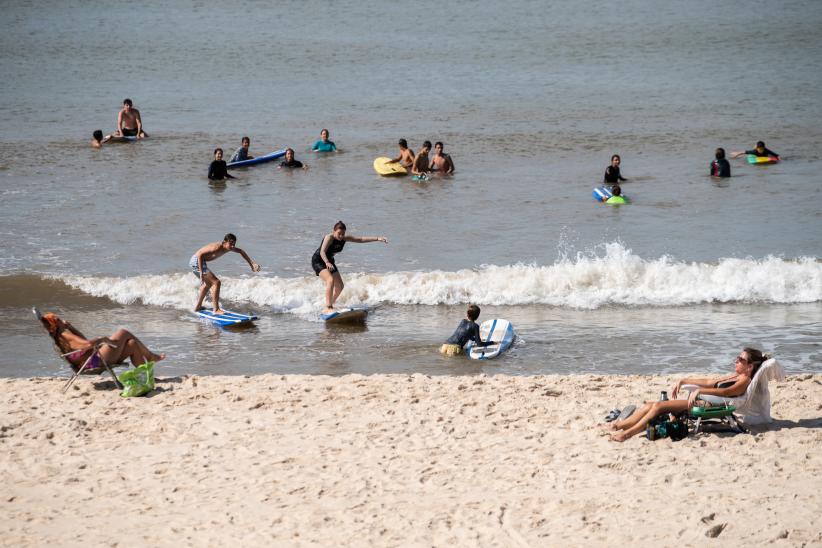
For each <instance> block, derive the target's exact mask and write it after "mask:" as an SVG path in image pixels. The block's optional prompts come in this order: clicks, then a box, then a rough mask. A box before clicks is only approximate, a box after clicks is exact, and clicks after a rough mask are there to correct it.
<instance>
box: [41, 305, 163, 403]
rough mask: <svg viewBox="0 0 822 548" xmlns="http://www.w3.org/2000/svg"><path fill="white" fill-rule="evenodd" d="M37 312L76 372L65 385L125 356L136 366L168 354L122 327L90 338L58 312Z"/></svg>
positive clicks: (116, 362) (98, 370) (97, 371)
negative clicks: (64, 319)
mask: <svg viewBox="0 0 822 548" xmlns="http://www.w3.org/2000/svg"><path fill="white" fill-rule="evenodd" d="M35 314H37V315H38V318H39V320H40V322H41V323H42V324H43V327H45V328H46V330H47V331H48V332H49V335H51V338H52V339H53V340H54V344H56V345H57V347H58V348H59V349H60V352H63V357H64V358H65V359H66V361H67V362H69V364H71V368H72V369H73V370H74V372H75V374H74V375H73V376H72V379H71V380H70V381H69V382H68V383H67V385H66V388H67V387H68V385H69V384H71V381H72V380H74V378H75V377H76V376H77V375H78V374H80V373H89V374H97V373H101V372H103V371H105V370H107V369H108V365H113V364H118V363H121V362H124V361H125V360H126V359H131V363H132V365H134V366H135V367H137V366H138V365H141V364H143V363H145V362H147V361H154V362H158V361H160V360H162V359H164V358H165V357H166V355H165V354H155V353H154V352H152V351H151V350H149V349H148V348H147V347H146V345H144V344H143V343H142V342H141V341H140V339H138V338H137V337H135V336H134V335H132V334H131V333H130V332H128V331H126V330H125V329H122V328H120V329H118V330H117V331H115V332H114V334H113V335H111V336H110V337H97V338H94V339H88V338H86V336H85V335H83V334H82V333H81V332H80V331H78V330H77V329H76V328H75V327H74V326H72V325H71V324H70V323H68V322H66V321H63V320H61V319H60V318H59V317H58V316H57V314H53V313H51V312H47V313H45V314H43V315H39V313H37V312H36V311H35ZM112 374H113V373H112Z"/></svg>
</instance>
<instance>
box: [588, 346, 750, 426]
mask: <svg viewBox="0 0 822 548" xmlns="http://www.w3.org/2000/svg"><path fill="white" fill-rule="evenodd" d="M765 359H766V357H765V356H763V355H762V352H761V351H759V350H756V349H755V348H744V349H742V352H741V353H740V354H739V356H737V358H736V362H735V364H734V373H733V374H731V375H723V376H720V377H706V378H686V379H682V380H680V381H678V382H677V383H676V384H675V385H674V387H673V388H672V390H671V396H672V397H673V398H674V399H671V400H664V401H649V402H646V403H645V405H644V406H642V407H641V408H639V409H637V410H636V411H635V412H634V413H633V414H632V415H631V416H630V417H628V418H626V419H624V420H618V421H614V422H612V423H608V424H606V425H605V426H604V428H606V429H607V430H616V431H617V432H615V433H614V434H612V435H611V439H612V440H614V441H625V440H627V439H628V438H630V437H631V436H634V435H636V434H638V433H639V432H643V431H645V428H646V427H647V426H648V424H649V423H650V422H651V421H652V420H654V419H655V418H657V417H658V416H660V415H664V414H668V413H673V414H674V415H677V414H680V413H684V412H687V411H689V410H690V409H691V408H692V407H694V406H695V405H703V406H708V405H710V404H709V403H707V402H703V401H702V400H701V399H700V395H709V396H723V397H728V398H733V397H736V396H741V395H742V394H744V393H745V391H746V390H747V389H748V385H749V384H750V383H751V379H753V376H754V374H756V371H757V369H759V366H760V365H762V362H764V361H765ZM686 384H689V385H695V387H696V388H695V389H694V390H692V391H691V393H690V395H689V396H688V399H682V400H678V399H675V398H676V397H677V395H678V394H679V391H680V389H681V388H682V387H683V386H684V385H686ZM697 400H699V402H698V403H697Z"/></svg>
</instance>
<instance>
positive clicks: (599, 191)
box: [592, 186, 613, 202]
mask: <svg viewBox="0 0 822 548" xmlns="http://www.w3.org/2000/svg"><path fill="white" fill-rule="evenodd" d="M592 194H593V196H594V200H596V201H597V202H605V201H607V200H608V198H610V197H611V196H613V194H611V189H610V188H608V187H605V186H598V187H596V188H595V189H594V191H593V192H592Z"/></svg>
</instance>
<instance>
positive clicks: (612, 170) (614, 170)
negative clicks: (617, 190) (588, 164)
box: [605, 154, 628, 185]
mask: <svg viewBox="0 0 822 548" xmlns="http://www.w3.org/2000/svg"><path fill="white" fill-rule="evenodd" d="M621 162H622V160H621V159H620V157H619V154H614V155H613V156H611V165H609V166H608V167H606V168H605V184H606V185H615V184H617V183H619V182H620V181H627V180H628V179H626V178H625V177H623V176H622V174H621V173H620V172H619V164H620V163H621Z"/></svg>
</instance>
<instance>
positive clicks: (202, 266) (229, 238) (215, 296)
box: [188, 233, 260, 314]
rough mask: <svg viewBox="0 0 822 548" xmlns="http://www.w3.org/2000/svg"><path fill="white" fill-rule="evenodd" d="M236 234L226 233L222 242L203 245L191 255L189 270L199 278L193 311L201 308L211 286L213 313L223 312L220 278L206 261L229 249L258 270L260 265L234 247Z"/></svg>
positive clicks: (214, 258) (252, 268)
mask: <svg viewBox="0 0 822 548" xmlns="http://www.w3.org/2000/svg"><path fill="white" fill-rule="evenodd" d="M236 245H237V236H235V235H234V234H231V233H229V234H226V235H225V237H224V238H223V241H222V242H214V243H211V244H208V245H204V246H203V247H201V248H200V249H198V250H197V253H195V254H194V255H192V256H191V260H190V261H189V262H188V266H190V267H191V271H192V272H193V273H194V275H195V276H197V277H198V278H199V279H200V282H201V284H200V291H199V293H198V294H197V304H196V305H195V306H194V311H195V312H197V311H199V310H202V308H203V300H204V299H205V296H206V293H208V289H209V288H211V304H212V306H213V310H214V313H215V314H223V313H224V311H223V309H221V308H220V279H219V278H217V276H215V275H214V273H213V272H212V271H211V270H209V269H208V264H207V263H208V261H214V260H216V259H219V258H220V257H222V256H223V255H225V254H226V253H228V252H229V251H233V252H234V253H239V254H240V255H242V256H243V259H245V260H246V262H247V263H248V266H250V267H251V271H252V272H259V271H260V265H258V264H257V263H255V262H254V261H252V260H251V257H249V256H248V254H246V252H245V251H243V250H242V249H240V248H239V247H236Z"/></svg>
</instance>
